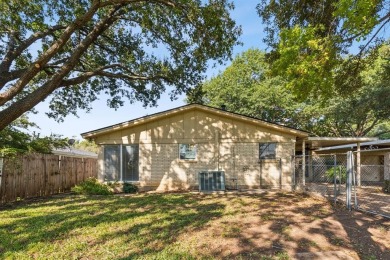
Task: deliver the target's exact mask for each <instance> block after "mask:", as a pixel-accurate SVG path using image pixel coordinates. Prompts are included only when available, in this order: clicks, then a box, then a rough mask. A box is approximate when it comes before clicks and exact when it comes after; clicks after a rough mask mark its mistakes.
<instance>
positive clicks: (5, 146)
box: [0, 116, 68, 155]
mask: <svg viewBox="0 0 390 260" xmlns="http://www.w3.org/2000/svg"><path fill="white" fill-rule="evenodd" d="M30 127H37V126H36V125H35V124H34V123H32V122H30V121H29V120H28V118H27V117H26V116H21V117H19V118H18V119H17V120H15V121H13V122H12V123H11V124H10V125H8V126H7V127H6V128H4V129H3V130H2V131H0V154H1V155H13V154H17V153H24V152H38V153H51V151H52V150H53V149H54V148H63V147H66V146H67V145H68V143H67V141H68V140H67V139H66V138H61V137H60V136H58V135H51V136H45V137H40V136H39V135H36V134H35V133H33V134H32V135H30V134H28V133H26V132H25V131H24V130H26V129H28V128H30Z"/></svg>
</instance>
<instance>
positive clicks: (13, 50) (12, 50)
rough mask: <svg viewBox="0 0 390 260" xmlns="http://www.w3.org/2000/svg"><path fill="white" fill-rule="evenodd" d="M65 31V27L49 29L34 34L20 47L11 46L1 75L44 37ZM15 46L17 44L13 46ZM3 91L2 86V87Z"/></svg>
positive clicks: (58, 26) (3, 63) (0, 68)
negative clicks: (26, 50)
mask: <svg viewBox="0 0 390 260" xmlns="http://www.w3.org/2000/svg"><path fill="white" fill-rule="evenodd" d="M61 29H65V26H61V25H56V26H53V27H51V28H49V29H48V30H46V31H43V32H36V33H33V34H32V35H31V36H30V37H28V38H27V39H26V40H25V41H23V42H21V43H20V44H19V46H18V47H16V48H15V46H10V47H9V48H8V51H7V53H6V54H5V56H4V59H3V60H2V61H1V63H0V73H6V72H7V71H9V68H10V67H11V64H12V62H13V61H14V60H15V59H16V58H17V57H18V56H19V55H20V54H21V53H22V52H23V51H24V50H25V49H27V48H28V47H29V46H30V45H31V44H33V43H34V42H36V41H37V40H39V39H42V38H43V37H45V36H47V35H49V34H52V33H53V32H55V31H58V30H61ZM12 45H15V44H12ZM0 89H1V86H0Z"/></svg>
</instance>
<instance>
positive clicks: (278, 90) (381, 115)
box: [187, 45, 390, 136]
mask: <svg viewBox="0 0 390 260" xmlns="http://www.w3.org/2000/svg"><path fill="white" fill-rule="evenodd" d="M265 56H266V54H265V53H264V52H262V51H260V50H256V49H252V50H248V51H246V52H244V53H242V54H240V55H238V56H237V57H236V58H235V59H234V60H233V62H232V64H231V65H230V66H229V67H227V68H226V69H225V70H224V71H223V72H221V73H220V74H219V75H217V76H216V77H214V78H212V79H211V80H209V81H206V82H205V83H204V84H203V85H200V86H198V87H197V88H195V89H194V90H192V91H191V92H189V93H188V96H187V102H190V103H191V102H198V103H203V104H207V105H210V106H213V107H221V105H225V106H226V108H227V110H228V111H234V112H238V113H241V114H245V115H248V116H253V117H257V118H260V119H263V120H267V121H271V122H274V123H279V124H283V125H286V126H290V127H295V128H299V129H304V130H307V131H309V132H311V133H312V134H314V135H318V136H366V135H379V134H381V133H382V134H384V133H386V131H384V130H385V129H386V128H384V126H385V125H386V122H389V118H390V110H389V109H388V108H389V107H390V98H389V97H390V84H389V83H390V81H389V77H390V76H389V75H388V74H387V70H386V68H385V66H386V62H387V60H388V59H389V58H390V47H389V45H384V46H382V47H381V48H379V49H378V56H376V57H377V58H376V59H374V60H373V62H371V63H372V66H371V67H370V68H366V69H365V70H363V71H362V72H361V74H360V75H359V76H360V77H361V79H362V83H361V87H360V88H359V89H357V90H355V91H354V92H351V93H350V94H349V95H348V96H340V95H332V96H330V97H327V98H324V99H322V100H319V99H318V97H316V96H313V95H311V96H308V97H306V98H305V99H304V101H298V100H297V99H296V98H295V96H294V95H293V94H292V93H291V90H290V89H289V88H288V87H286V84H287V83H288V81H286V80H284V79H282V77H281V76H273V75H272V74H271V73H270V66H269V64H268V63H267V62H266V58H265Z"/></svg>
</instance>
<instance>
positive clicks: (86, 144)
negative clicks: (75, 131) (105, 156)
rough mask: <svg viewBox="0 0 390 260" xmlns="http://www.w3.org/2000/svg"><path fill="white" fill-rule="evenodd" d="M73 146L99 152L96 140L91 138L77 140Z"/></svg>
mask: <svg viewBox="0 0 390 260" xmlns="http://www.w3.org/2000/svg"><path fill="white" fill-rule="evenodd" d="M73 147H74V148H76V149H80V150H83V151H88V152H94V153H98V152H99V147H98V145H97V144H96V143H95V142H93V141H89V140H81V141H78V140H77V141H76V142H75V143H74V145H73Z"/></svg>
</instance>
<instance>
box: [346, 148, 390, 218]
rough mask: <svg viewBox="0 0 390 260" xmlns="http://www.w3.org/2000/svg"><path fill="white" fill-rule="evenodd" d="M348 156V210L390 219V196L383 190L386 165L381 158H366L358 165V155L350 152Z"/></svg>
mask: <svg viewBox="0 0 390 260" xmlns="http://www.w3.org/2000/svg"><path fill="white" fill-rule="evenodd" d="M362 154H364V152H362ZM347 156H348V167H347V169H348V174H347V185H346V187H347V196H346V205H347V208H348V209H349V210H351V209H352V208H354V209H357V210H360V211H365V212H368V213H372V214H376V215H381V216H383V217H386V218H390V194H389V193H385V191H384V190H383V186H384V177H383V176H384V165H383V161H381V157H379V156H376V157H374V156H371V157H370V156H364V157H363V158H364V159H363V160H362V163H361V164H360V165H356V161H357V160H356V157H357V153H356V152H348V154H347ZM375 160H377V161H375ZM367 162H368V163H369V164H367ZM359 168H360V169H359Z"/></svg>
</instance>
